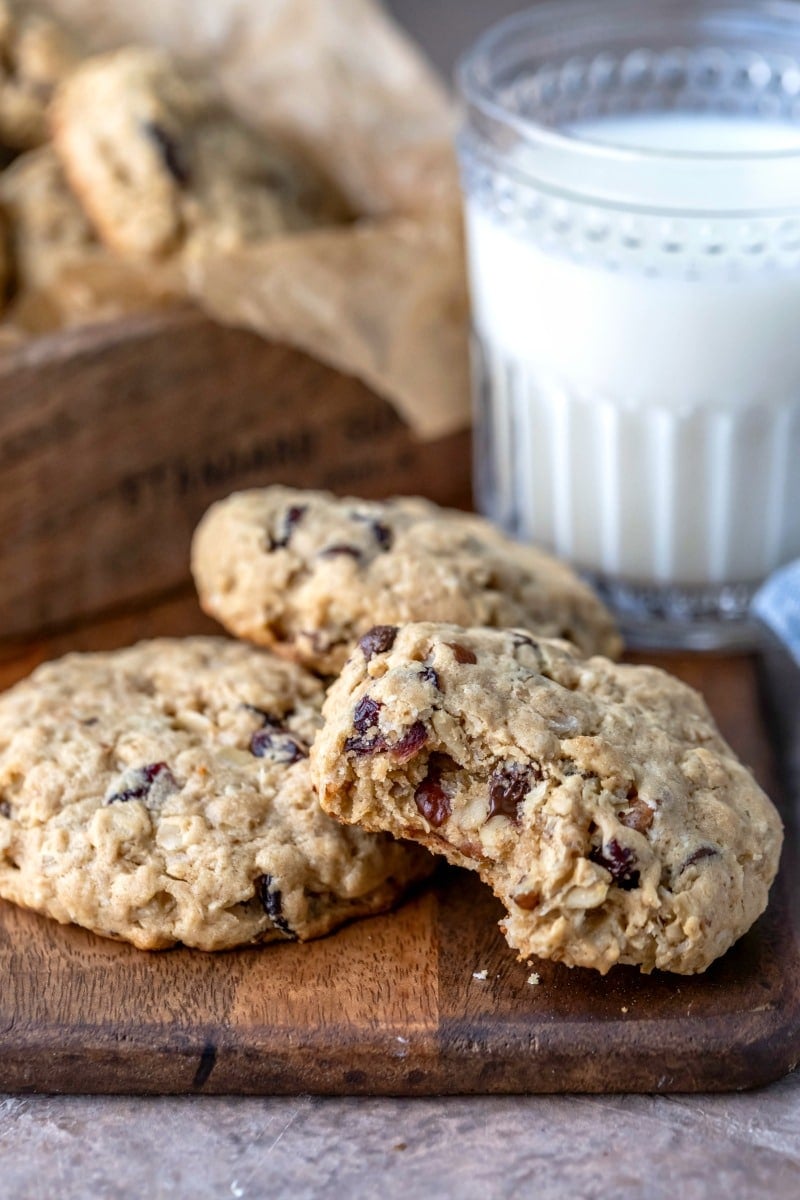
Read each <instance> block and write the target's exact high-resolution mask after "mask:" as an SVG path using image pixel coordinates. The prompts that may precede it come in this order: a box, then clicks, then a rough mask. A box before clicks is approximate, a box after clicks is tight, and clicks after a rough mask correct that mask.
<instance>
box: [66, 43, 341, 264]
mask: <svg viewBox="0 0 800 1200" xmlns="http://www.w3.org/2000/svg"><path fill="white" fill-rule="evenodd" d="M51 123H52V127H53V142H54V145H55V148H56V152H57V154H58V156H59V158H60V160H61V163H62V166H63V168H64V171H65V173H66V176H67V178H68V180H69V182H70V185H71V187H72V189H73V191H74V192H75V193H76V195H77V196H78V197H79V199H80V200H81V202H82V204H83V207H84V208H85V210H86V212H87V213H88V215H89V217H90V219H91V221H92V223H93V224H94V226H95V228H96V230H97V232H98V233H99V235H100V237H101V238H102V240H103V241H104V242H105V243H106V244H107V245H108V246H110V247H111V249H112V250H115V251H117V252H118V253H120V254H123V255H126V256H129V257H131V258H134V259H139V260H148V259H157V258H163V257H165V256H167V255H170V254H173V253H177V252H179V251H182V250H183V249H184V248H187V247H189V246H190V245H192V244H198V245H199V244H208V245H212V246H213V247H215V248H217V249H221V250H229V249H238V248H241V247H242V246H244V245H247V244H249V243H251V242H255V241H258V240H260V239H262V238H269V237H274V236H275V235H277V234H281V233H286V232H292V231H299V230H303V229H310V228H314V227H315V226H318V225H324V224H330V223H332V222H336V221H341V220H342V219H343V218H344V215H345V214H344V212H343V208H342V204H341V201H340V199H339V197H338V196H337V195H336V194H335V191H334V189H333V188H332V187H331V186H330V185H329V184H327V183H326V181H324V180H322V179H321V178H320V177H319V176H318V175H317V174H316V172H315V171H314V170H313V169H312V168H311V167H310V166H309V165H308V164H306V163H304V162H300V161H299V160H298V159H297V157H296V156H295V155H293V154H290V153H289V152H287V151H286V150H285V149H283V148H281V147H280V146H278V145H277V144H275V143H273V142H271V141H270V140H268V139H267V138H265V137H264V136H263V135H260V134H258V133H256V132H254V131H253V130H251V129H249V128H248V127H247V126H246V125H244V124H243V123H242V122H241V121H240V120H239V119H238V118H237V117H236V116H235V115H234V114H233V113H232V112H231V111H230V110H229V109H227V108H226V107H224V106H223V105H222V103H221V102H220V101H219V99H218V98H217V97H216V96H215V95H214V94H213V92H212V91H211V90H210V88H209V86H208V85H207V83H206V82H204V81H202V80H199V79H196V78H194V77H189V76H186V75H184V74H182V73H181V72H180V71H179V70H178V67H177V65H176V63H175V62H174V61H173V60H172V59H171V58H170V57H169V55H168V54H167V53H166V52H165V51H163V50H159V49H156V48H153V47H141V46H138V47H136V46H135V47H127V48H125V49H123V50H117V51H115V52H113V53H110V54H104V55H99V56H97V57H95V58H90V59H87V60H85V61H84V62H83V63H82V64H81V65H80V67H79V68H78V69H77V70H76V71H75V72H74V73H73V74H72V75H71V76H70V78H69V79H68V80H67V81H66V82H65V83H64V85H63V86H62V87H61V88H59V90H58V93H57V95H56V97H55V99H54V101H53V105H52V110H51Z"/></svg>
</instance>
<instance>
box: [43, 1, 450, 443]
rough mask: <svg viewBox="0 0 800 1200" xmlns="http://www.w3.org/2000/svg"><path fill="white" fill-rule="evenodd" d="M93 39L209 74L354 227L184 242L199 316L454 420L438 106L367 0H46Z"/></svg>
mask: <svg viewBox="0 0 800 1200" xmlns="http://www.w3.org/2000/svg"><path fill="white" fill-rule="evenodd" d="M46 7H47V8H48V9H49V10H50V11H51V12H53V13H54V14H55V15H57V16H59V17H61V19H62V20H64V21H65V22H66V23H67V24H68V25H70V26H71V27H72V28H73V30H74V31H76V32H77V33H78V34H79V36H80V37H81V38H82V40H83V41H84V42H85V43H87V44H88V45H89V46H90V47H91V48H93V49H105V48H109V47H112V46H115V45H121V44H124V43H126V42H133V41H140V42H141V41H144V42H157V43H160V44H162V45H164V46H166V47H167V48H168V49H170V50H171V51H172V52H173V53H175V54H176V55H177V56H178V57H179V58H180V59H182V60H184V61H186V62H188V63H191V64H192V65H193V66H194V67H195V68H199V69H202V70H204V71H208V72H209V73H210V74H212V75H213V76H214V78H215V79H216V80H217V82H218V84H219V87H220V89H221V90H222V92H223V93H224V94H225V96H226V99H227V100H228V101H229V103H230V104H231V105H232V107H234V108H235V109H236V110H237V111H238V112H240V113H241V115H242V116H243V117H244V118H245V119H246V120H248V121H249V122H250V123H251V124H254V125H256V126H259V127H261V128H263V129H265V130H268V131H271V132H275V133H277V134H278V135H279V136H280V137H281V138H282V139H283V140H285V141H289V142H291V143H292V144H293V145H295V146H296V147H297V148H299V149H301V150H302V151H303V152H304V153H305V154H306V155H308V156H309V157H310V158H311V159H312V160H313V161H314V162H316V163H317V164H318V165H319V166H320V167H321V168H322V169H323V170H324V171H326V173H327V174H328V175H329V176H330V177H331V178H332V179H333V180H334V181H335V183H336V184H337V185H338V187H339V188H340V189H341V191H342V192H343V193H344V195H345V197H346V198H347V200H348V202H349V204H350V205H351V207H352V209H353V211H354V212H355V214H356V215H357V220H356V222H355V224H354V225H352V226H347V227H337V228H330V229H325V230H319V231H315V232H313V233H310V234H302V235H299V236H294V237H285V238H280V239H276V240H273V241H270V242H263V243H260V244H259V245H257V246H254V247H252V248H250V249H249V250H248V252H247V253H246V254H241V255H229V254H226V255H224V256H223V255H219V254H218V253H212V252H206V253H205V254H200V253H194V254H193V255H192V257H191V258H189V259H187V260H186V262H185V263H184V264H183V266H184V278H185V287H186V289H187V290H188V292H189V294H190V295H191V296H192V297H193V298H194V299H195V300H196V301H197V302H198V303H199V304H200V305H201V306H202V307H203V308H205V309H206V310H207V311H209V312H210V313H211V314H212V315H213V316H214V317H215V318H216V319H218V320H220V321H222V322H224V323H231V324H236V325H246V326H248V327H250V328H252V329H254V330H256V331H257V332H259V333H261V334H263V336H265V337H267V338H270V339H273V340H279V341H282V342H287V343H289V344H291V345H296V346H298V347H299V348H301V349H303V350H305V351H307V352H309V353H311V354H313V355H315V356H317V357H319V358H321V359H323V360H324V361H326V362H328V363H330V364H331V365H333V366H335V367H337V368H339V369H340V370H342V371H345V372H347V373H350V374H354V375H357V376H359V377H360V378H362V379H364V380H365V381H366V382H367V383H368V384H369V385H370V386H371V387H373V388H374V389H375V390H376V391H377V392H379V393H380V394H382V395H384V396H385V397H387V398H388V399H389V400H391V401H392V402H393V403H394V404H395V406H396V407H397V408H398V410H399V411H400V412H401V414H402V415H403V416H404V417H405V419H406V420H407V421H408V423H409V424H410V425H411V427H412V429H413V430H414V431H415V432H416V433H417V434H418V435H419V436H420V437H424V438H430V437H438V436H442V435H444V434H447V433H450V432H453V431H455V430H456V429H459V428H462V427H464V426H465V425H466V424H468V422H469V411H470V405H469V382H468V348H467V341H468V339H467V327H468V316H467V314H468V304H467V295H466V286H465V280H464V265H463V248H462V239H461V232H460V213H459V206H458V188H457V177H456V170H455V163H454V155H453V151H452V133H453V124H454V118H453V108H452V104H451V101H450V99H449V97H448V95H447V92H446V90H445V88H444V86H443V85H442V83H441V81H440V80H439V79H438V78H437V77H436V76H435V74H434V73H433V71H432V70H431V69H430V68H429V67H428V65H427V64H426V63H425V61H424V60H423V58H422V57H421V55H420V54H419V52H418V51H417V50H416V48H415V47H414V46H413V45H412V44H411V43H410V42H409V40H408V39H407V38H406V37H405V36H404V35H403V34H402V33H401V32H400V30H399V29H398V28H397V27H396V26H395V25H394V24H393V22H392V21H391V20H390V19H389V17H388V16H387V15H386V13H385V12H384V11H383V10H382V9H381V8H380V7H379V6H378V5H377V4H376V3H375V2H374V0H152V2H150V0H148V2H147V3H138V4H137V3H132V2H131V0H48V3H47V4H46Z"/></svg>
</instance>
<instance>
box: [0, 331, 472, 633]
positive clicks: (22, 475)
mask: <svg viewBox="0 0 800 1200" xmlns="http://www.w3.org/2000/svg"><path fill="white" fill-rule="evenodd" d="M0 473H1V474H2V486H0V597H2V630H1V631H0V635H1V636H4V637H7V636H9V635H17V634H24V633H29V632H34V631H38V630H39V629H42V628H45V627H55V626H56V625H59V624H61V623H63V622H65V621H69V620H74V619H78V618H81V617H86V616H87V615H90V614H98V613H100V612H104V611H106V610H109V609H111V608H113V607H116V606H119V605H120V604H124V603H132V602H136V601H142V600H143V599H144V598H152V597H154V596H157V595H159V594H161V593H163V592H165V591H167V590H169V589H172V588H175V587H177V586H180V585H181V584H182V583H184V582H185V581H186V580H187V579H188V576H189V542H190V539H191V535H192V532H193V530H194V527H195V526H196V524H197V522H198V520H199V519H200V517H201V515H202V514H203V512H204V511H205V509H206V508H207V507H208V506H209V504H211V503H212V502H213V501H214V500H218V499H220V498H221V497H222V496H226V495H228V494H229V493H230V492H232V491H236V490H237V489H240V488H246V487H256V486H263V485H265V484H268V483H286V484H292V485H295V486H297V487H322V488H330V489H331V490H332V491H335V492H339V493H348V492H355V493H356V494H357V495H360V496H367V497H381V496H387V495H391V494H392V493H394V492H401V491H402V492H421V493H423V494H425V495H427V496H430V498H431V499H433V500H437V501H438V502H439V503H441V504H451V505H464V504H468V503H469V497H470V479H469V477H470V454H469V433H468V432H467V431H466V430H464V431H462V432H461V433H456V434H453V435H452V436H450V437H445V438H439V439H437V440H434V441H429V442H419V441H417V440H416V438H415V437H414V436H413V435H412V434H411V432H410V431H409V429H408V428H407V426H406V425H405V424H404V423H403V421H402V420H401V419H400V417H399V416H398V415H397V413H396V412H395V410H394V408H393V407H392V406H391V405H390V404H389V403H388V402H387V401H386V400H383V399H382V398H381V397H379V396H377V395H375V393H374V392H372V391H371V390H370V389H369V388H367V387H366V386H365V385H364V384H362V383H360V382H359V381H358V380H356V379H353V378H351V377H349V376H347V375H342V374H341V373H340V372H338V371H334V370H332V369H331V368H329V367H326V366H324V365H323V364H322V363H320V362H317V361H316V360H315V359H312V358H310V357H308V356H307V355H305V354H301V353H300V352H299V351H297V350H293V349H291V348H289V347H286V346H279V345H275V344H273V343H270V342H266V341H264V339H263V338H260V337H258V336H256V335H255V334H253V333H249V332H247V331H244V330H239V329H228V328H224V327H223V326H221V325H217V324H215V323H214V322H213V321H210V320H209V319H208V318H207V317H205V316H203V315H202V314H201V313H199V312H197V311H195V310H193V309H190V308H181V309H176V310H174V311H169V312H166V311H165V312H158V313H151V314H147V315H144V316H137V317H126V318H124V319H123V320H119V321H110V322H106V323H104V324H102V325H95V326H90V327H85V328H82V329H75V330H70V331H67V332H63V333H58V334H52V335H48V336H45V337H39V338H36V339H34V340H32V341H31V342H30V343H24V344H22V345H21V346H20V347H19V348H18V349H15V350H13V351H6V352H5V353H0Z"/></svg>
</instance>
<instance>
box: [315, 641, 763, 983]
mask: <svg viewBox="0 0 800 1200" xmlns="http://www.w3.org/2000/svg"><path fill="white" fill-rule="evenodd" d="M429 672H433V673H434V674H435V676H436V680H437V685H436V687H435V688H433V687H431V683H430V680H429V679H428V678H427V677H426V676H427V674H428V673H429ZM323 716H324V718H325V724H324V726H323V729H322V730H321V732H320V734H319V735H318V737H317V739H316V741H315V744H314V747H313V749H312V756H311V757H312V774H313V777H314V780H315V782H316V785H317V788H318V790H319V794H320V799H321V802H322V805H323V807H324V808H325V810H326V811H327V812H329V813H331V814H332V815H333V816H335V817H337V818H338V819H339V820H342V821H348V822H351V823H355V824H358V825H360V826H361V827H362V828H365V829H372V830H385V831H389V832H391V833H393V834H395V836H398V837H408V838H413V839H415V840H417V841H419V842H421V843H422V844H423V845H425V846H428V847H429V849H431V850H434V851H436V852H437V853H440V854H444V855H445V856H446V857H447V858H448V859H449V860H450V861H451V862H453V863H456V864H458V865H460V866H464V867H469V868H471V869H473V870H477V871H478V872H479V873H480V875H481V877H482V878H483V879H484V880H485V881H486V882H487V883H488V884H489V885H490V886H491V887H492V888H493V889H494V891H495V892H496V894H497V895H498V897H499V898H500V899H501V900H502V902H503V904H504V905H505V906H506V909H507V915H506V917H505V919H504V920H503V922H502V923H501V924H502V928H503V930H504V932H505V934H506V937H507V939H508V941H509V943H510V944H511V945H512V946H513V947H514V948H515V949H517V950H518V951H519V952H520V954H521V955H523V956H525V957H527V956H530V955H538V956H541V957H543V958H551V959H555V960H557V961H560V962H564V963H567V964H568V965H570V966H584V967H594V968H596V969H597V970H599V971H603V972H605V971H607V970H608V969H609V968H610V967H612V966H613V965H614V964H615V963H633V964H636V965H638V966H639V967H641V968H642V970H644V971H650V970H652V969H653V968H655V967H659V968H662V969H664V970H670V971H676V972H680V973H684V974H689V973H691V972H694V971H701V970H704V969H705V968H706V967H707V966H708V965H709V963H710V962H712V961H713V960H714V959H715V958H717V957H718V956H719V955H720V954H723V953H724V952H725V950H727V948H728V947H729V946H730V945H731V944H732V943H733V942H734V941H735V940H736V939H737V938H738V937H740V936H741V934H743V933H744V932H745V930H747V929H748V928H749V927H750V925H751V924H752V923H753V921H754V920H755V919H756V917H757V916H758V915H759V913H761V911H762V910H763V908H764V906H765V905H766V902H767V894H768V890H769V886H770V884H771V882H772V879H773V877H774V875H775V872H776V869H777V863H778V856H779V852H780V846H781V836H782V835H781V824H780V820H779V818H778V815H777V813H776V811H775V809H774V808H773V806H772V804H771V803H770V801H769V799H768V798H767V797H766V796H765V795H764V793H763V792H762V791H761V789H760V788H759V787H758V785H757V784H756V782H755V781H754V779H753V777H752V775H751V774H750V772H749V771H748V770H747V769H746V768H745V767H743V766H742V764H741V763H739V762H738V761H737V759H736V757H735V756H734V754H733V752H732V751H731V750H730V748H729V747H728V746H727V745H726V744H725V742H724V741H723V740H722V738H721V737H720V735H719V732H718V731H717V729H716V727H715V725H714V722H713V720H712V718H711V716H710V714H709V712H708V710H707V709H706V707H705V705H704V703H703V701H702V700H701V698H700V697H699V696H698V695H697V693H696V692H694V691H692V690H691V688H688V687H687V686H686V685H685V684H683V683H680V682H679V681H678V680H676V679H673V678H671V677H670V676H669V675H667V674H665V673H664V672H663V671H659V670H656V669H655V668H653V667H644V666H623V665H619V664H617V663H613V662H611V661H609V660H608V659H604V658H599V657H596V658H592V659H589V660H582V659H581V658H580V657H579V656H578V655H577V653H576V652H575V650H574V648H573V647H570V646H569V645H568V644H567V643H565V642H559V641H551V640H548V639H545V638H535V637H534V636H533V635H532V634H527V633H525V634H520V632H519V631H518V630H500V629H464V628H457V627H454V626H452V625H443V624H442V625H437V624H433V623H425V624H409V625H406V626H404V627H401V628H399V629H397V630H396V631H395V632H394V635H393V636H392V637H391V639H387V644H386V646H385V648H384V649H380V648H379V647H375V648H373V649H371V651H370V653H369V654H365V653H361V652H358V651H356V652H355V653H354V654H353V655H352V657H351V658H350V660H349V662H348V663H347V664H346V665H345V667H344V670H343V671H342V674H341V676H340V678H339V679H338V680H337V681H336V682H335V683H334V684H333V685H332V687H331V688H330V690H329V692H328V696H327V699H326V701H325V706H324V708H323ZM354 729H355V730H361V732H360V733H356V734H355V735H354V732H353V731H354ZM412 731H416V733H413V736H412ZM361 739H363V744H362V740H361ZM367 743H368V744H367ZM399 747H402V753H399V754H398V748H399Z"/></svg>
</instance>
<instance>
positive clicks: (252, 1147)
mask: <svg viewBox="0 0 800 1200" xmlns="http://www.w3.org/2000/svg"><path fill="white" fill-rule="evenodd" d="M391 7H392V8H393V9H394V10H395V11H396V12H397V14H398V15H399V16H401V18H403V19H404V20H406V21H407V23H408V24H409V26H410V27H411V28H412V30H413V31H414V32H415V33H416V34H417V36H419V37H420V39H421V40H423V41H424V42H426V44H427V45H428V46H429V48H430V50H431V52H432V54H433V56H434V58H436V60H437V61H438V62H439V64H440V65H441V66H443V67H445V68H446V67H447V66H448V65H449V63H450V62H451V61H452V57H453V54H454V53H455V52H457V51H458V50H460V49H461V48H462V47H463V46H464V45H465V44H466V43H467V42H468V41H469V40H470V38H471V37H472V36H473V35H474V34H475V33H476V32H477V31H478V30H479V29H480V28H481V27H483V26H485V25H487V24H489V23H490V22H491V20H493V19H494V18H495V17H496V16H498V15H501V14H502V13H503V12H504V11H511V10H512V9H514V8H516V7H519V5H518V4H515V3H513V0H511V2H509V0H435V3H431V2H430V0H393V2H392V3H391ZM771 669H772V675H773V686H774V690H773V694H777V695H778V696H779V697H780V699H779V702H778V703H777V705H776V713H775V720H776V727H779V732H780V736H781V740H782V742H783V745H784V748H785V749H786V750H787V751H788V753H787V755H786V758H787V762H788V765H789V770H790V772H791V774H792V776H793V779H792V784H793V791H794V794H795V796H798V795H800V704H799V703H798V699H799V698H800V675H798V674H796V673H795V672H794V669H793V668H792V667H790V666H789V665H788V664H786V663H785V662H782V661H781V660H780V659H779V658H778V657H777V656H776V658H775V661H774V662H773V663H772V668H771ZM534 1194H535V1195H536V1197H537V1200H550V1198H551V1197H570V1200H593V1198H595V1197H596V1198H597V1200H610V1198H612V1197H613V1200H625V1198H628V1197H639V1196H643V1195H645V1194H646V1195H647V1197H648V1200H659V1198H660V1197H664V1198H665V1200H675V1197H680V1198H681V1200H699V1198H701V1197H714V1198H716V1197H719V1196H725V1197H731V1198H732V1200H746V1198H749V1197H754V1198H755V1197H758V1198H759V1200H761V1198H762V1197H770V1198H771V1200H784V1198H785V1200H796V1198H797V1197H798V1196H800V1072H795V1073H794V1074H793V1075H792V1076H790V1077H788V1078H786V1079H784V1080H783V1081H781V1082H780V1083H778V1084H775V1085H773V1086H772V1087H770V1088H767V1089H764V1090H761V1091H758V1092H750V1093H746V1094H742V1095H723V1096H693V1097H688V1096H653V1097H650V1096H606V1097H590V1096H574V1097H572V1096H561V1097H553V1098H549V1097H525V1098H523V1097H508V1098H506V1097H502V1098H500V1097H492V1098H465V1099H452V1098H450V1099H442V1100H359V1099H352V1100H341V1099H318V1098H312V1097H300V1098H298V1099H286V1098H268V1099H256V1100H253V1099H227V1098H211V1097H208V1098H185V1099H176V1098H164V1099H127V1098H112V1097H107V1098H99V1097H38V1096H37V1097H32V1096H25V1097H5V1098H0V1195H2V1196H3V1197H9V1198H17V1197H20V1198H23V1197H24V1198H25V1200H27V1198H29V1197H30V1198H31V1200H38V1197H42V1200H45V1198H46V1200H50V1198H51V1197H53V1196H57V1197H58V1200H73V1198H75V1200H77V1198H79V1197H80V1198H83V1197H103V1198H104V1200H105V1198H107V1197H109V1198H114V1197H125V1198H126V1200H127V1198H128V1197H130V1198H134V1197H140V1196H147V1197H148V1198H149V1200H157V1198H158V1197H162V1196H163V1197H166V1196H181V1197H182V1196H190V1195H191V1197H192V1200H205V1198H206V1197H209V1198H210V1197H227V1196H231V1197H261V1196H267V1195H269V1196H271V1197H274V1196H288V1197H292V1200H303V1198H304V1197H320V1196H332V1197H333V1196H336V1197H337V1198H338V1197H342V1198H345V1200H357V1198H359V1197H374V1196H376V1195H380V1196H381V1197H382V1198H383V1200H390V1198H392V1197H395V1196H397V1197H401V1196H402V1197H403V1198H404V1200H405V1198H407V1197H415V1198H416V1197H423V1196H437V1197H439V1196H450V1195H453V1196H458V1197H459V1200H470V1198H471V1197H475V1198H476V1200H477V1198H478V1197H480V1198H481V1200H483V1198H486V1197H500V1198H503V1197H512V1196H514V1197H517V1196H527V1195H534Z"/></svg>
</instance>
